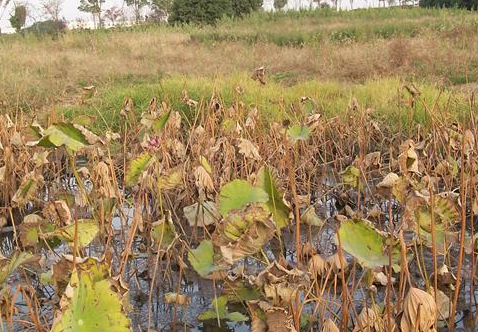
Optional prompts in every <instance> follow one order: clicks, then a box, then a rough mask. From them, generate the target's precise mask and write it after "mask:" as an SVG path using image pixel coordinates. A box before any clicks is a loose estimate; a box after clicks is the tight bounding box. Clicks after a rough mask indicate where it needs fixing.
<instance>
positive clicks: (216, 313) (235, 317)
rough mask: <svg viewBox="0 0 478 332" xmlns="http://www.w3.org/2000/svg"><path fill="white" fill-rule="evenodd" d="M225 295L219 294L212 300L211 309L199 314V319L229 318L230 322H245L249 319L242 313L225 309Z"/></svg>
mask: <svg viewBox="0 0 478 332" xmlns="http://www.w3.org/2000/svg"><path fill="white" fill-rule="evenodd" d="M226 305H227V297H226V296H220V297H218V298H215V299H214V300H212V309H210V310H208V311H206V312H203V313H202V314H200V315H199V317H198V319H199V320H209V319H220V320H230V321H232V322H245V321H247V320H249V318H247V317H246V316H244V315H243V314H241V313H239V312H237V311H235V312H228V311H227V306H226Z"/></svg>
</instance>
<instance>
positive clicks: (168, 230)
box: [151, 219, 176, 249]
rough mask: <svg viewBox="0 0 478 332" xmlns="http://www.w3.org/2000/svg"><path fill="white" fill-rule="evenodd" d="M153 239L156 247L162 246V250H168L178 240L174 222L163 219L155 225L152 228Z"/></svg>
mask: <svg viewBox="0 0 478 332" xmlns="http://www.w3.org/2000/svg"><path fill="white" fill-rule="evenodd" d="M151 238H152V239H153V241H154V243H155V246H157V245H158V244H161V248H163V249H166V248H167V247H169V246H170V245H171V244H172V243H173V241H174V239H175V238H176V232H175V230H174V226H173V224H172V222H171V221H170V220H169V221H166V220H165V219H161V220H159V221H157V222H155V223H153V225H152V227H151Z"/></svg>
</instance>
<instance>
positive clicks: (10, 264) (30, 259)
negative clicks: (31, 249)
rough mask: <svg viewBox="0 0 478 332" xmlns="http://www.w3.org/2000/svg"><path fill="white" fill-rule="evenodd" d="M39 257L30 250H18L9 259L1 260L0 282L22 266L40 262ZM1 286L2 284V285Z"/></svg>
mask: <svg viewBox="0 0 478 332" xmlns="http://www.w3.org/2000/svg"><path fill="white" fill-rule="evenodd" d="M38 261H39V258H38V257H37V256H34V255H32V254H30V253H28V252H21V251H17V252H15V253H14V254H13V256H12V257H11V258H10V259H9V260H2V261H0V284H2V283H4V282H5V280H6V279H7V278H8V277H9V276H10V275H11V274H12V273H13V272H14V271H15V270H16V269H17V268H19V267H20V266H23V265H28V264H38ZM0 288H1V285H0Z"/></svg>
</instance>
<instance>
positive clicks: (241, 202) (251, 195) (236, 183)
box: [219, 179, 269, 216]
mask: <svg viewBox="0 0 478 332" xmlns="http://www.w3.org/2000/svg"><path fill="white" fill-rule="evenodd" d="M268 200H269V195H268V194H267V193H266V192H265V191H264V190H263V189H262V188H259V187H254V186H253V185H251V184H250V183H248V182H247V181H245V180H238V179H237V180H233V181H231V182H229V183H227V184H226V185H224V186H223V187H222V188H221V193H220V195H219V212H220V213H221V214H222V215H223V216H226V215H227V214H228V213H229V211H231V210H234V209H240V208H241V207H243V206H245V205H247V204H250V203H266V202H267V201H268Z"/></svg>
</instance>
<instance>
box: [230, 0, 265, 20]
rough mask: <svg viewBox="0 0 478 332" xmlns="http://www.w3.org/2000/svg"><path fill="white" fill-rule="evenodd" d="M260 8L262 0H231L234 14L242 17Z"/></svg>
mask: <svg viewBox="0 0 478 332" xmlns="http://www.w3.org/2000/svg"><path fill="white" fill-rule="evenodd" d="M261 8H262V0H232V9H233V11H234V15H235V16H238V17H242V16H244V15H247V14H249V13H251V12H253V11H256V10H259V9H261Z"/></svg>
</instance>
